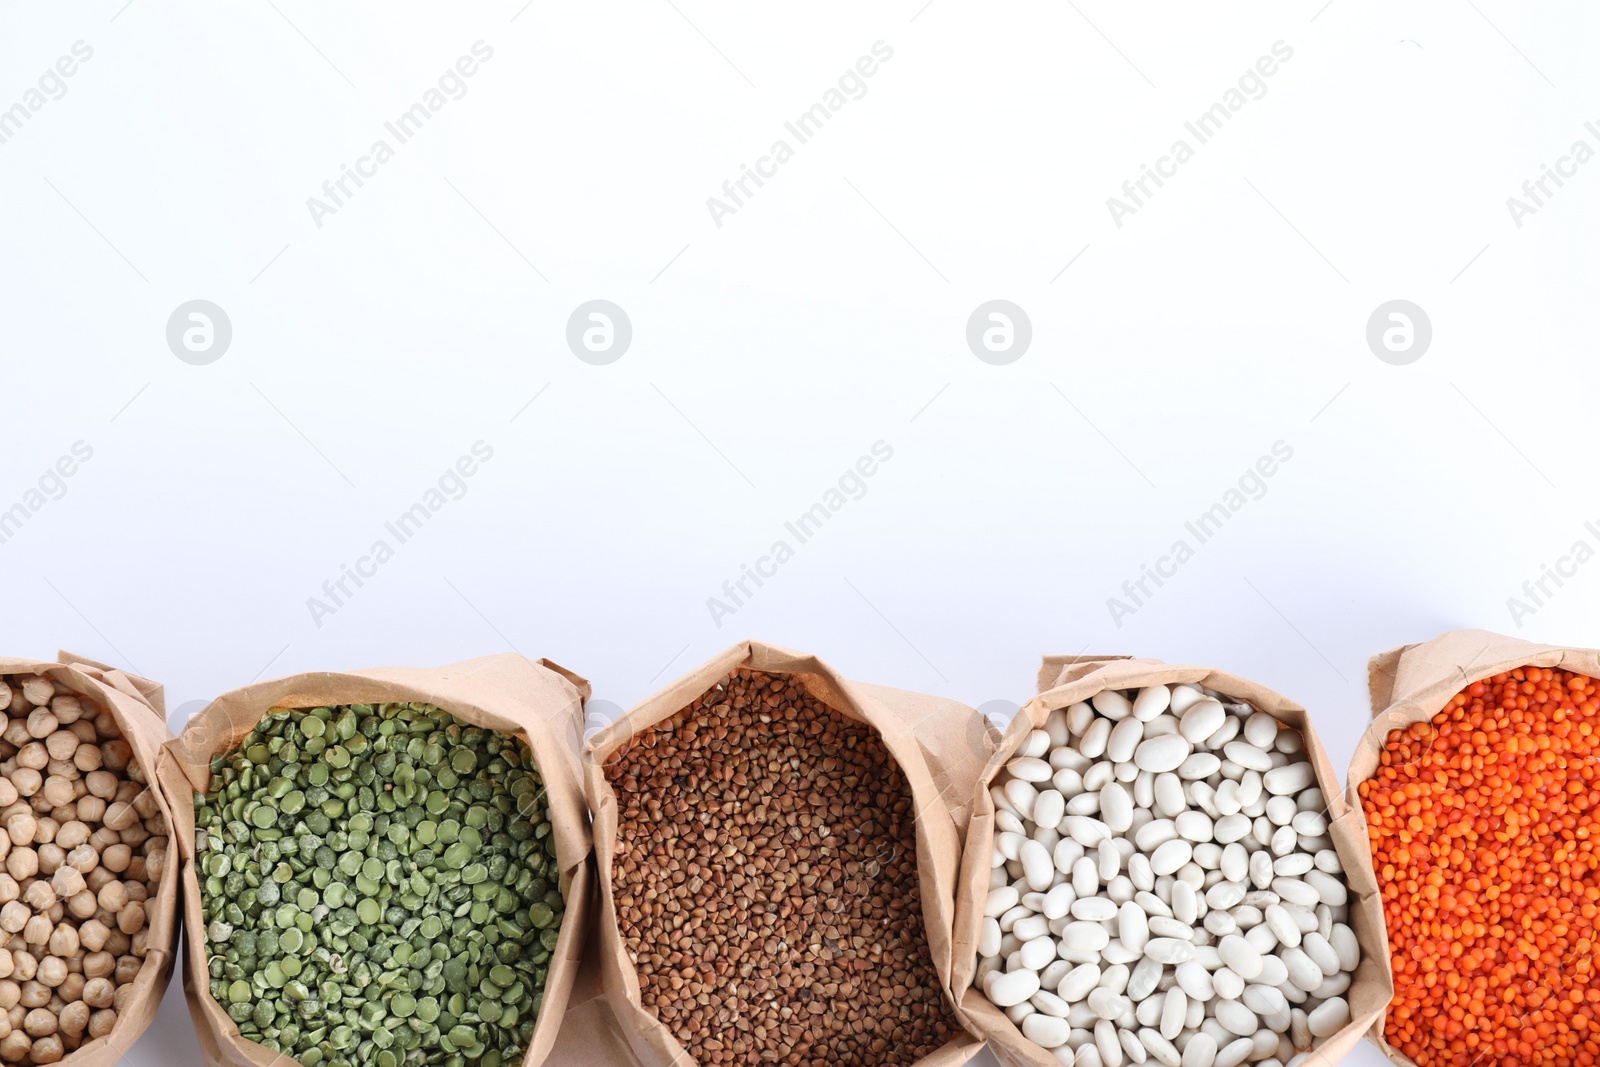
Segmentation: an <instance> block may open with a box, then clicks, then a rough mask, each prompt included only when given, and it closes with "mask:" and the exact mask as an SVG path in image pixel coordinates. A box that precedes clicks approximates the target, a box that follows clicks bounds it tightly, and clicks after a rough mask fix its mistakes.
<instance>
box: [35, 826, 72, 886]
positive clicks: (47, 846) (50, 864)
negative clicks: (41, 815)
mask: <svg viewBox="0 0 1600 1067" xmlns="http://www.w3.org/2000/svg"><path fill="white" fill-rule="evenodd" d="M46 821H48V820H46ZM34 851H35V852H37V853H38V854H39V873H40V874H41V875H46V876H48V875H53V874H55V873H56V871H58V870H60V869H61V865H62V864H63V863H65V862H67V854H66V852H64V851H63V850H62V848H61V846H60V845H58V844H56V843H55V842H54V841H46V842H45V843H44V844H42V845H40V846H39V847H38V848H36V849H34Z"/></svg>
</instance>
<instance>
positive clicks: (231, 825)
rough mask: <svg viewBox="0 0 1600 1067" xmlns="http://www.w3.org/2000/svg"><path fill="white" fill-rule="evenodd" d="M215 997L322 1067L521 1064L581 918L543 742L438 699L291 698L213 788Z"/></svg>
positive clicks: (201, 823) (244, 1022)
mask: <svg viewBox="0 0 1600 1067" xmlns="http://www.w3.org/2000/svg"><path fill="white" fill-rule="evenodd" d="M195 823H196V828H197V835H196V836H197V841H196V850H197V853H198V863H197V866H198V868H199V873H200V874H201V876H202V877H201V890H202V893H201V895H202V907H203V909H204V911H205V918H206V934H207V942H208V946H207V947H208V950H209V957H208V967H209V970H210V979H211V995H212V997H213V998H215V1000H216V1001H217V1003H218V1004H220V1005H222V1007H223V1009H224V1010H226V1011H227V1013H228V1016H229V1017H230V1018H231V1019H233V1021H234V1022H235V1023H237V1024H238V1026H239V1032H240V1033H241V1034H242V1035H243V1036H244V1037H245V1038H247V1039H249V1040H251V1041H254V1042H257V1043H258V1044H261V1045H263V1046H265V1047H267V1048H268V1049H271V1050H272V1051H274V1052H281V1053H283V1054H285V1055H286V1056H290V1057H292V1058H294V1059H295V1060H298V1061H299V1063H300V1064H301V1065H303V1067H366V1065H368V1064H375V1065H377V1067H416V1065H440V1067H511V1065H513V1064H516V1063H517V1062H518V1061H519V1060H520V1059H521V1057H522V1052H523V1050H524V1049H525V1048H526V1047H527V1044H528V1039H529V1037H530V1036H531V1034H532V1033H533V1027H534V1023H535V1021H536V1020H537V1019H538V1016H539V1008H540V1004H541V1002H542V1000H543V997H544V984H545V979H546V977H547V976H548V974H549V970H550V959H551V955H552V954H553V952H554V950H555V946H556V938H557V936H558V934H559V931H560V929H561V920H562V916H563V913H564V907H563V901H562V898H561V886H560V871H559V867H558V864H557V863H556V856H555V838H554V835H553V833H552V832H551V826H550V818H549V812H548V810H547V808H546V805H545V791H544V782H543V779H542V778H541V777H540V775H539V770H538V768H537V767H536V766H534V763H533V758H532V755H531V753H530V752H529V751H528V749H527V747H526V745H524V744H523V743H522V742H520V741H518V740H516V739H515V738H511V737H507V736H505V735H503V734H500V733H496V732H494V731H492V730H484V729H480V728H478V727H475V726H471V725H469V724H467V723H464V722H462V721H461V720H459V719H457V718H456V717H455V716H453V715H451V714H449V713H448V712H446V711H442V710H441V709H439V708H437V707H434V706H433V705H431V704H354V705H349V706H341V707H322V708H311V709H307V710H291V709H277V710H274V711H273V712H271V713H270V714H269V715H268V716H267V717H266V718H264V719H262V721H261V722H260V724H258V725H257V727H256V728H255V729H254V730H253V731H251V733H250V735H249V736H248V737H246V738H245V739H244V740H243V741H242V742H241V743H240V744H239V746H238V747H237V748H236V749H235V750H234V751H232V752H230V753H228V754H226V755H217V756H214V757H213V758H212V760H211V792H210V793H209V794H207V795H205V796H200V795H198V794H197V795H196V797H195Z"/></svg>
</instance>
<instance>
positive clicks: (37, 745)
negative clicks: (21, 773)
mask: <svg viewBox="0 0 1600 1067" xmlns="http://www.w3.org/2000/svg"><path fill="white" fill-rule="evenodd" d="M49 765H50V752H49V750H48V749H46V748H45V747H44V742H43V741H29V742H28V743H27V744H25V745H23V746H22V747H21V748H19V749H17V767H18V768H19V769H21V768H25V769H27V770H30V771H33V772H35V773H38V772H39V771H42V770H44V769H45V768H46V767H48V766H49ZM39 780H40V781H41V782H42V781H44V777H43V775H40V778H39ZM18 792H20V793H21V794H22V795H23V796H25V797H26V796H32V795H33V794H32V793H30V792H29V791H28V790H26V789H20V788H19V789H18Z"/></svg>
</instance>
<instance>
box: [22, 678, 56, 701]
mask: <svg viewBox="0 0 1600 1067" xmlns="http://www.w3.org/2000/svg"><path fill="white" fill-rule="evenodd" d="M22 695H23V696H24V697H26V698H27V700H28V703H29V704H32V705H34V706H36V707H45V706H47V705H48V704H49V703H50V701H51V700H52V699H54V698H55V695H56V683H54V682H52V681H51V680H50V679H48V678H46V677H45V676H44V675H42V674H30V675H27V676H25V677H24V678H23V679H22Z"/></svg>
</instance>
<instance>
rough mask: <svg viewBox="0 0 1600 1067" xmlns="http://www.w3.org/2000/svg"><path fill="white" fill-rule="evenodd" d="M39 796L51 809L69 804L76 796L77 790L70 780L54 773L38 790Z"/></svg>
mask: <svg viewBox="0 0 1600 1067" xmlns="http://www.w3.org/2000/svg"><path fill="white" fill-rule="evenodd" d="M39 794H40V795H41V796H42V797H44V798H45V800H47V801H49V803H50V806H51V807H52V808H56V807H60V806H61V805H62V804H70V803H72V801H74V800H76V799H77V796H78V794H77V790H76V788H75V787H74V786H73V784H72V779H70V778H66V777H63V776H62V775H59V774H54V773H52V774H51V775H50V777H48V778H46V779H45V780H44V785H43V786H42V787H41V788H40V790H39Z"/></svg>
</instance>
